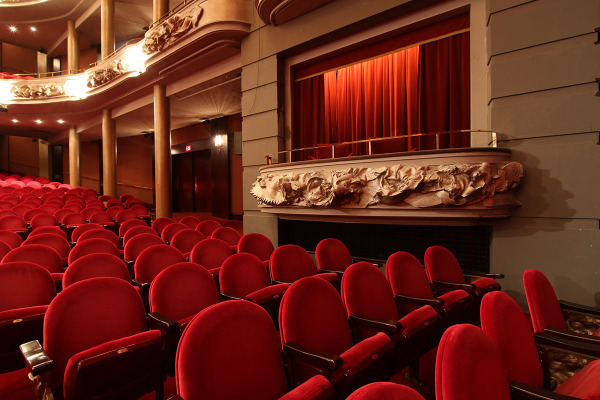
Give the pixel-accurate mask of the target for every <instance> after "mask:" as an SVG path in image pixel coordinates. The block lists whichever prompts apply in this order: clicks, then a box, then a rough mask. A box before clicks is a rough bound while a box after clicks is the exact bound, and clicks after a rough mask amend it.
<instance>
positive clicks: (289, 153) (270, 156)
mask: <svg viewBox="0 0 600 400" xmlns="http://www.w3.org/2000/svg"><path fill="white" fill-rule="evenodd" d="M451 133H489V134H491V136H492V138H491V141H490V142H489V143H488V146H491V147H498V133H497V132H495V131H490V130H482V129H461V130H456V131H443V132H431V133H415V134H405V135H396V136H387V137H379V138H371V139H361V140H352V141H348V142H339V143H331V144H326V145H320V146H313V147H300V148H296V149H290V150H282V151H277V152H274V153H270V154H267V155H266V156H265V158H266V160H267V165H270V164H272V163H273V160H274V158H275V155H280V154H281V155H287V156H288V157H289V161H291V160H292V154H293V152H297V151H305V150H314V149H324V148H331V158H335V147H336V146H339V145H350V144H362V143H367V144H368V152H367V155H372V154H373V152H372V149H371V143H373V142H379V141H385V140H393V139H413V138H419V137H423V136H435V138H436V140H435V150H439V149H440V136H441V135H447V134H451ZM431 150H433V149H431ZM278 159H279V157H278ZM276 163H279V161H278V160H277V162H276Z"/></svg>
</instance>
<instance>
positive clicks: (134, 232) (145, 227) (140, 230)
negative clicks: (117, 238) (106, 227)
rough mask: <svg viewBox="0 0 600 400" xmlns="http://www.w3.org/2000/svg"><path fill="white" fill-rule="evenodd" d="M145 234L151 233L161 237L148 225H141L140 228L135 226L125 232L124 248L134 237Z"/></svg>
mask: <svg viewBox="0 0 600 400" xmlns="http://www.w3.org/2000/svg"><path fill="white" fill-rule="evenodd" d="M143 233H151V234H153V235H154V236H157V237H160V236H159V234H158V233H156V231H155V230H154V229H152V228H150V227H149V226H148V225H146V224H144V225H140V226H133V227H131V228H129V229H128V230H127V232H125V235H124V236H123V246H125V245H126V244H127V242H129V240H130V239H131V238H132V237H134V236H137V235H140V234H143Z"/></svg>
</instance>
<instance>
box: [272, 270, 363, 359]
mask: <svg viewBox="0 0 600 400" xmlns="http://www.w3.org/2000/svg"><path fill="white" fill-rule="evenodd" d="M279 332H280V334H281V341H282V343H287V342H294V343H297V344H299V345H301V346H304V347H308V348H309V349H313V350H318V351H323V352H326V353H329V354H333V355H340V354H342V353H343V352H344V351H346V350H348V349H349V348H350V347H352V345H353V342H352V333H351V332H350V326H349V325H348V318H347V316H346V310H345V309H344V304H343V303H342V299H341V298H340V295H339V294H338V292H337V291H336V290H335V288H334V287H333V285H332V284H331V283H329V282H327V281H326V280H325V279H321V278H319V277H316V276H312V277H307V278H302V279H300V280H298V281H296V282H294V283H293V284H292V285H291V286H290V287H289V289H288V290H287V291H286V292H285V294H284V295H283V298H282V299H281V305H280V308H279Z"/></svg>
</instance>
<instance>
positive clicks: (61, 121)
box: [57, 119, 65, 124]
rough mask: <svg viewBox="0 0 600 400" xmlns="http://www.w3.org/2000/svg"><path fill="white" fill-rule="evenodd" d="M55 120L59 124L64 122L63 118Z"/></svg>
mask: <svg viewBox="0 0 600 400" xmlns="http://www.w3.org/2000/svg"><path fill="white" fill-rule="evenodd" d="M57 122H58V123H59V124H64V123H65V120H64V119H59V120H58V121H57Z"/></svg>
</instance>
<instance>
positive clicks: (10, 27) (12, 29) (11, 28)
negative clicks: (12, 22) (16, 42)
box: [8, 26, 17, 32]
mask: <svg viewBox="0 0 600 400" xmlns="http://www.w3.org/2000/svg"><path fill="white" fill-rule="evenodd" d="M8 29H10V31H11V32H16V31H17V27H16V26H9V27H8Z"/></svg>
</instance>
